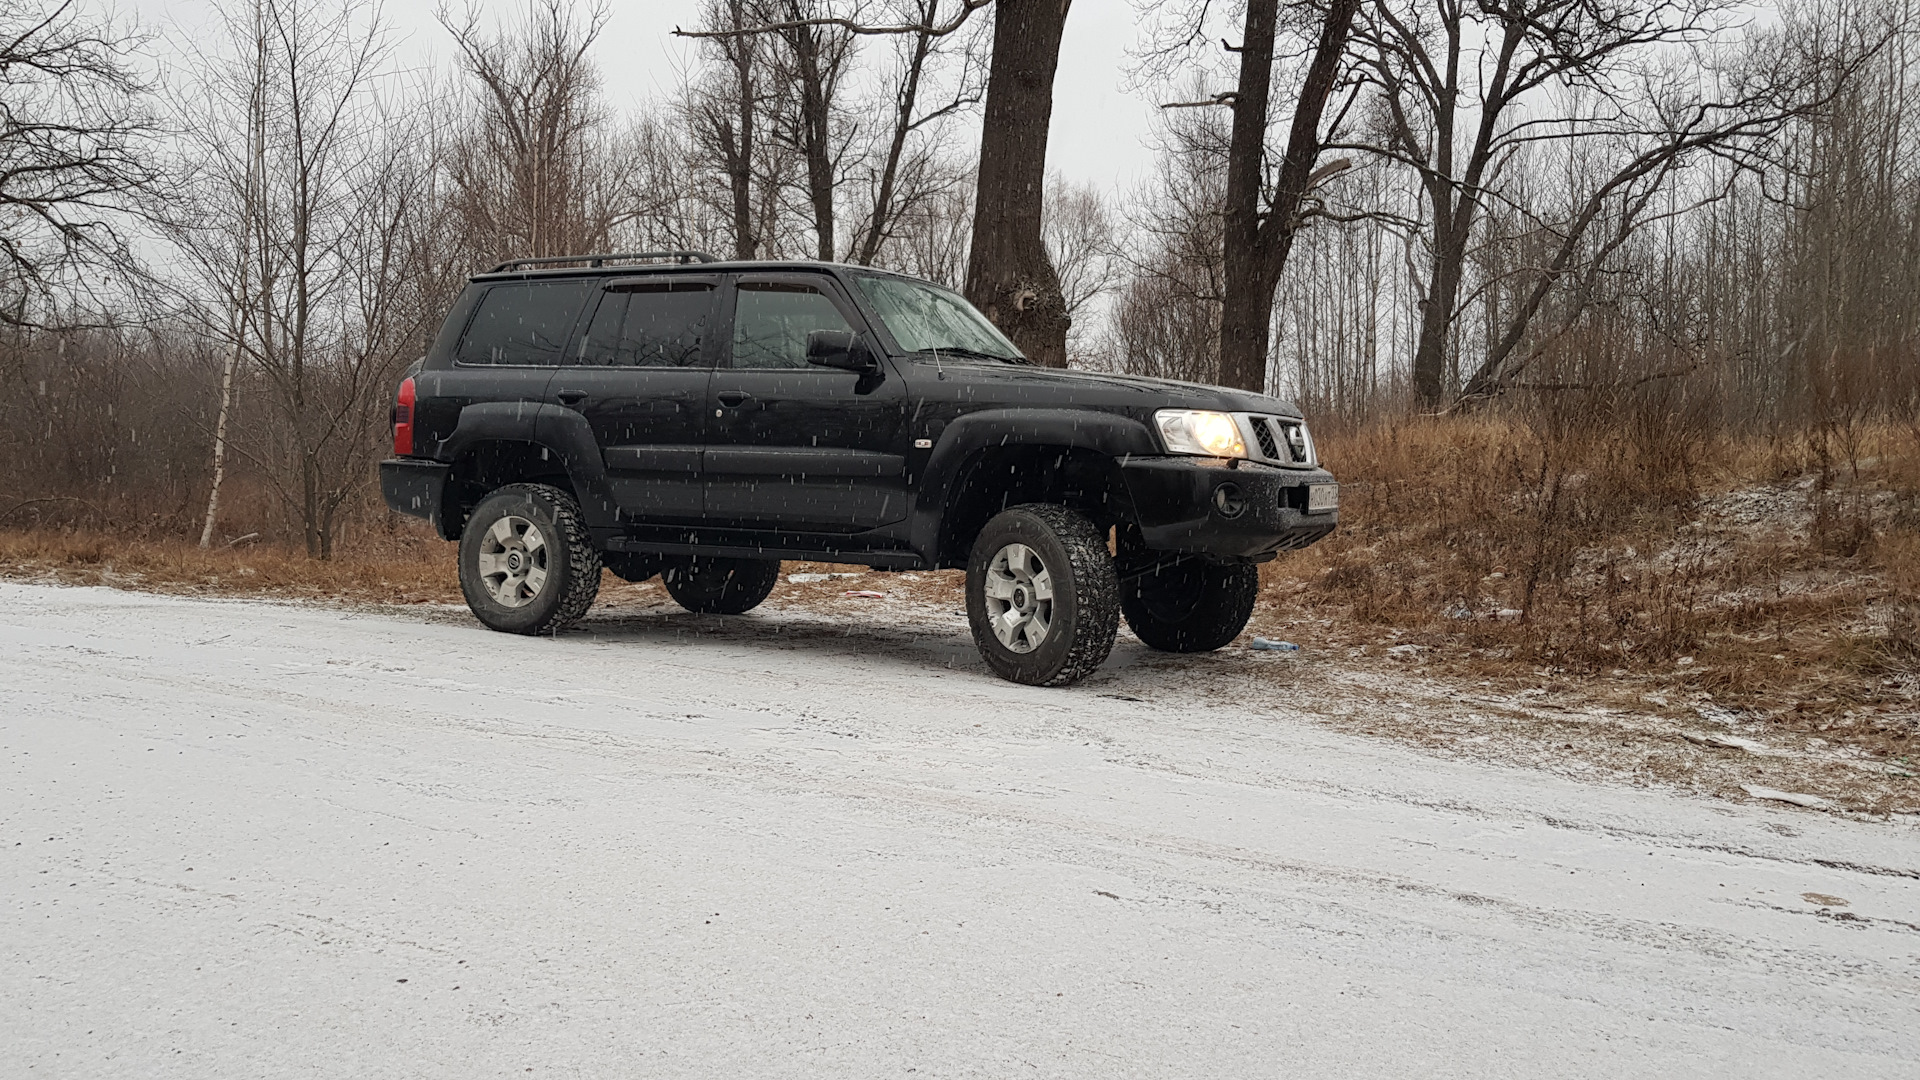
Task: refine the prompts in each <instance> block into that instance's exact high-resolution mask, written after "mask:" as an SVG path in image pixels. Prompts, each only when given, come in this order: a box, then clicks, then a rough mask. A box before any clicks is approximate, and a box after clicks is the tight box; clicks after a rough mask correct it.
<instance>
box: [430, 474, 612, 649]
mask: <svg viewBox="0 0 1920 1080" xmlns="http://www.w3.org/2000/svg"><path fill="white" fill-rule="evenodd" d="M460 591H461V592H462V593H465V594H466V597H467V607H469V608H471V609H472V610H473V614H474V617H475V618H477V619H479V620H480V621H481V622H482V623H484V624H485V625H486V626H488V627H490V628H491V629H494V630H501V631H505V632H506V633H510V634H552V633H558V632H559V631H561V630H565V629H566V628H567V627H569V626H572V625H573V624H574V623H576V622H579V621H580V617H581V616H582V615H585V614H586V613H587V609H588V608H590V607H592V606H593V600H594V597H596V596H598V595H599V594H600V553H599V552H597V551H595V550H594V549H593V542H592V540H591V538H590V537H589V535H588V533H587V527H586V525H585V523H583V522H582V521H581V520H580V505H579V504H578V503H576V502H574V500H573V496H572V495H569V494H568V493H566V492H565V491H562V490H560V489H559V488H557V487H551V486H549V485H547V484H509V485H508V486H506V487H503V488H500V489H498V490H496V491H494V492H493V493H492V494H491V495H488V496H487V497H486V498H485V499H482V500H480V505H478V506H476V507H474V508H473V513H472V514H471V515H469V516H468V517H467V525H466V529H465V531H464V532H463V533H462V534H461V537H460Z"/></svg>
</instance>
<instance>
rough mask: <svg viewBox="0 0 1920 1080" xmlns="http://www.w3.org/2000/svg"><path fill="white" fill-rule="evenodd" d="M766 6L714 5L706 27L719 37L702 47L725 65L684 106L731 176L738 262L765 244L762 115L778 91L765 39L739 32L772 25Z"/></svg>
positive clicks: (758, 1)
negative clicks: (760, 183) (759, 208)
mask: <svg viewBox="0 0 1920 1080" xmlns="http://www.w3.org/2000/svg"><path fill="white" fill-rule="evenodd" d="M764 7H765V5H764V3H763V2H762V0H708V3H707V5H706V7H705V8H704V9H703V11H702V15H701V19H702V25H703V26H704V27H705V29H707V30H710V31H715V32H716V36H712V37H707V38H704V39H703V40H702V42H701V45H702V46H703V47H704V48H705V49H707V50H709V51H711V53H712V54H713V55H714V56H715V57H716V58H717V59H718V60H719V61H720V69H719V70H718V71H716V72H714V73H713V74H712V75H711V76H709V77H708V78H707V79H706V80H704V81H702V82H699V83H696V84H695V85H694V86H692V87H690V88H689V90H688V93H687V95H686V100H685V104H684V106H683V110H684V112H685V115H686V118H687V121H688V126H689V127H690V129H691V130H692V132H693V137H694V139H695V142H696V144H697V145H698V146H699V147H700V148H701V149H702V150H703V151H704V152H705V154H706V156H707V157H708V158H709V159H711V160H712V161H713V162H714V163H716V164H717V166H718V168H719V170H720V171H721V172H722V173H723V174H724V175H725V176H726V179H727V191H728V195H729V197H730V203H729V207H728V208H729V210H730V212H731V213H730V216H731V219H732V223H733V256H734V258H736V259H752V258H755V257H757V256H758V255H759V254H760V250H761V244H762V236H761V229H760V227H759V220H760V217H761V215H760V214H757V213H756V212H755V209H754V175H755V167H756V163H757V162H758V161H759V159H760V157H761V156H762V155H764V153H765V151H764V149H762V147H761V145H760V115H761V112H762V110H763V109H764V108H765V107H766V103H767V101H768V99H769V98H770V97H771V95H772V93H773V90H772V89H771V88H770V87H769V86H768V74H767V71H766V63H765V60H764V57H763V53H764V50H765V48H766V43H765V39H764V37H763V36H761V35H759V34H747V33H739V32H738V31H744V30H746V29H747V28H749V27H753V26H758V25H760V24H762V23H764V22H767V21H769V19H768V18H767V16H766V14H765V11H764Z"/></svg>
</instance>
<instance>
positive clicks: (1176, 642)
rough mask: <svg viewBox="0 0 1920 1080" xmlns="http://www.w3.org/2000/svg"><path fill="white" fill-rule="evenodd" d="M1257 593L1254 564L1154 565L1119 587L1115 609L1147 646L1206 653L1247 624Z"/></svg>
mask: <svg viewBox="0 0 1920 1080" xmlns="http://www.w3.org/2000/svg"><path fill="white" fill-rule="evenodd" d="M1259 595H1260V568H1259V567H1257V566H1254V565H1253V564H1252V563H1210V562H1207V561H1205V560H1203V559H1195V558H1190V559H1184V560H1181V561H1180V562H1176V563H1172V564H1165V565H1160V566H1156V567H1154V568H1153V569H1152V570H1150V571H1148V572H1147V573H1144V574H1141V575H1140V576H1138V577H1135V578H1132V579H1130V580H1129V581H1127V582H1126V584H1124V585H1122V586H1121V587H1120V611H1121V613H1122V614H1124V615H1125V616H1126V617H1127V626H1128V627H1130V628H1132V630H1133V632H1134V635H1135V636H1136V637H1138V638H1139V639H1140V640H1141V642H1142V643H1143V644H1145V645H1146V646H1147V647H1148V648H1152V649H1159V650H1160V651H1161V652H1176V653H1198V652H1212V651H1213V650H1215V649H1218V648H1220V647H1221V646H1222V645H1225V644H1226V643H1228V642H1229V641H1232V640H1233V639H1234V638H1236V637H1239V636H1240V631H1242V630H1244V629H1246V628H1247V620H1248V619H1249V618H1251V617H1252V615H1253V602H1254V600H1255V599H1257V598H1258V597H1259Z"/></svg>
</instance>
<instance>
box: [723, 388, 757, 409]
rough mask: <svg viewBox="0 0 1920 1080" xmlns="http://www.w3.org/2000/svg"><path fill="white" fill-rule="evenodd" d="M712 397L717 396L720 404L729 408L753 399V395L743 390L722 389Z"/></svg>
mask: <svg viewBox="0 0 1920 1080" xmlns="http://www.w3.org/2000/svg"><path fill="white" fill-rule="evenodd" d="M714 397H716V398H718V399H719V401H720V404H722V405H725V406H726V407H727V408H729V409H737V408H739V407H740V406H742V405H745V404H746V403H747V402H749V401H752V400H753V395H752V394H749V393H747V392H746V391H745V390H722V391H720V392H719V393H718V394H715V395H714Z"/></svg>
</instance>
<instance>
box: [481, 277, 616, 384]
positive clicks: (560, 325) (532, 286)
mask: <svg viewBox="0 0 1920 1080" xmlns="http://www.w3.org/2000/svg"><path fill="white" fill-rule="evenodd" d="M595 284H597V283H596V282H594V281H581V280H575V281H516V282H509V283H505V284H501V285H495V286H493V287H492V288H490V289H488V290H487V294H486V295H485V296H482V297H481V298H480V306H479V308H478V309H477V310H475V311H474V313H473V321H472V322H470V323H468V324H467V333H466V336H464V337H462V338H461V339H460V348H459V350H458V351H457V352H455V353H454V359H455V360H457V361H459V362H460V363H462V364H504V365H513V366H519V367H552V366H555V365H558V364H559V363H560V359H561V356H562V355H563V354H564V353H565V352H566V348H567V335H568V334H570V333H572V332H573V323H574V320H575V319H577V318H579V317H580V309H581V308H582V307H584V306H585V305H586V299H587V296H588V292H589V290H591V289H592V287H593V286H594V285H595Z"/></svg>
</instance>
